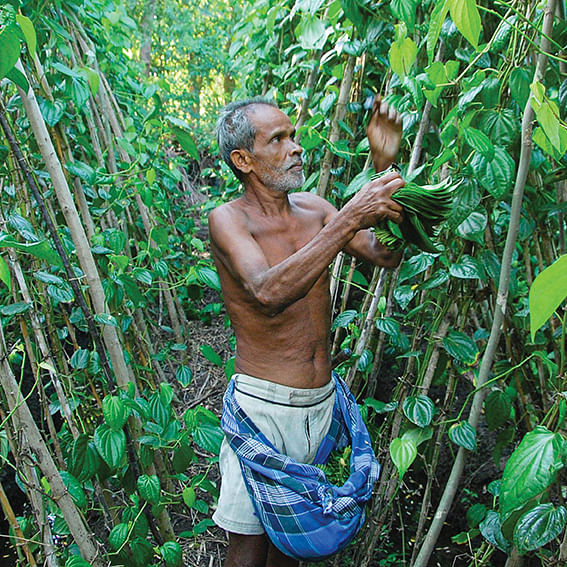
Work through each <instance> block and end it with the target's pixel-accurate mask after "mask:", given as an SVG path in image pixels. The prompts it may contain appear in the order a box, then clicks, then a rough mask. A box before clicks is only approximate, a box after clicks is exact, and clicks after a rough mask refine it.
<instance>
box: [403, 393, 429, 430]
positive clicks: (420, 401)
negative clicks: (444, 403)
mask: <svg viewBox="0 0 567 567" xmlns="http://www.w3.org/2000/svg"><path fill="white" fill-rule="evenodd" d="M434 409H435V405H434V404H433V402H432V401H431V400H430V399H429V398H428V397H427V396H422V395H420V396H408V397H407V398H406V399H405V400H404V404H403V410H404V414H405V416H406V417H407V418H408V419H409V420H410V421H411V422H412V423H415V424H416V425H417V426H418V427H427V426H428V425H429V424H430V423H431V420H432V419H433V411H434Z"/></svg>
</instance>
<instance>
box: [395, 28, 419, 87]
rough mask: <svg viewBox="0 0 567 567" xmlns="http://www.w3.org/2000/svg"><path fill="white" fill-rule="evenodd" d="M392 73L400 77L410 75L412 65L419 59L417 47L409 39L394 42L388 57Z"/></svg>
mask: <svg viewBox="0 0 567 567" xmlns="http://www.w3.org/2000/svg"><path fill="white" fill-rule="evenodd" d="M388 57H389V59H390V66H391V68H392V71H394V73H396V75H398V76H399V77H402V78H403V77H405V76H406V75H408V74H409V71H410V69H411V67H412V65H413V64H414V62H415V59H416V57H417V45H416V43H415V41H414V40H413V39H411V38H409V37H406V38H404V39H401V40H399V41H394V42H393V43H392V45H391V47H390V52H389V55H388Z"/></svg>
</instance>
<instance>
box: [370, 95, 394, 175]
mask: <svg viewBox="0 0 567 567" xmlns="http://www.w3.org/2000/svg"><path fill="white" fill-rule="evenodd" d="M366 134H367V136H368V142H369V143H370V152H371V154H372V163H373V165H374V170H375V171H376V172H377V173H379V172H380V171H384V170H385V169H386V168H387V167H389V166H390V165H391V164H392V163H393V162H394V161H395V159H396V155H397V154H398V150H399V148H400V142H401V140H402V116H401V114H400V113H399V112H397V111H396V109H395V108H394V107H393V106H390V105H389V104H388V103H386V102H384V101H383V100H382V98H381V97H380V95H376V97H375V98H374V104H373V105H372V116H371V117H370V122H369V124H368V128H367V130H366Z"/></svg>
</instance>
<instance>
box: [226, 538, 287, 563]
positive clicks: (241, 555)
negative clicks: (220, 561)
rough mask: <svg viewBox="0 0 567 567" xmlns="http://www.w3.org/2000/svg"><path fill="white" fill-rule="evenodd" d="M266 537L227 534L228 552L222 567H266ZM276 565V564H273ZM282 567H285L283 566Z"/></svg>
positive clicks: (267, 542)
mask: <svg viewBox="0 0 567 567" xmlns="http://www.w3.org/2000/svg"><path fill="white" fill-rule="evenodd" d="M268 545H269V541H268V536H267V535H266V534H261V535H241V534H233V533H231V532H228V551H227V554H226V560H225V562H224V567H266V558H267V556H268ZM274 565H277V564H274ZM283 567H287V565H286V564H283Z"/></svg>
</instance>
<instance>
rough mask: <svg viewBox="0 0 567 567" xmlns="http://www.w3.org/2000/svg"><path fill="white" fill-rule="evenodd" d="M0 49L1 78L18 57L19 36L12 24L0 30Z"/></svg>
mask: <svg viewBox="0 0 567 567" xmlns="http://www.w3.org/2000/svg"><path fill="white" fill-rule="evenodd" d="M0 49H2V57H0V79H3V78H4V77H5V76H6V75H7V74H8V72H9V71H10V70H11V69H12V68H13V67H14V65H15V64H16V62H17V61H18V59H19V58H20V38H19V37H18V29H17V27H16V26H15V25H14V24H9V25H7V26H6V27H5V28H4V29H3V30H2V31H0Z"/></svg>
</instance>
